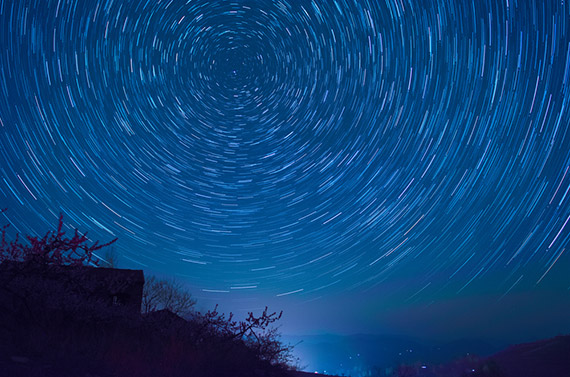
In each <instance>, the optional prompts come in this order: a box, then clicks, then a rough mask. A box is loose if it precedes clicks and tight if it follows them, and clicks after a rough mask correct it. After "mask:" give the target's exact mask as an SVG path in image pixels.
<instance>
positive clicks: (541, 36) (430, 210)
mask: <svg viewBox="0 0 570 377" xmlns="http://www.w3.org/2000/svg"><path fill="white" fill-rule="evenodd" d="M569 20H570V7H569V6H568V5H567V4H566V2H565V1H545V2H534V1H516V0H508V1H476V2H467V1H455V2H449V1H433V2H429V3H426V2H422V1H415V0H405V1H403V0H397V1H391V0H388V1H368V0H359V1H349V0H331V1H328V0H327V1H304V0H302V1H297V0H295V1H293V0H290V1H286V0H278V1H237V0H235V1H201V0H192V1H175V0H171V1H146V2H145V1H142V2H133V3H125V2H122V1H111V0H107V1H97V0H94V1H89V2H81V1H70V0H41V1H39V0H38V1H33V0H19V1H6V0H0V47H1V51H0V93H1V94H0V142H1V149H0V154H1V157H0V169H1V170H0V171H1V182H0V202H1V203H2V206H3V207H8V208H9V211H8V212H6V213H5V214H4V216H6V217H7V218H6V221H9V222H11V223H12V224H13V225H14V227H13V229H14V230H15V231H20V232H21V233H24V234H26V233H33V234H36V233H41V232H43V231H44V230H45V229H49V228H51V227H52V226H53V224H55V222H56V219H57V216H58V213H59V212H60V211H61V212H63V214H64V215H65V220H66V222H67V224H68V225H69V226H70V227H77V228H79V229H81V230H88V231H89V234H90V236H91V237H92V238H93V239H102V240H106V239H110V238H111V237H118V238H119V243H118V244H117V245H118V246H117V248H118V249H119V250H118V251H119V252H120V254H121V256H122V259H123V261H124V264H126V265H129V266H130V267H133V268H140V267H144V268H145V269H147V270H150V271H153V272H159V273H174V274H177V275H178V276H185V277H187V281H188V282H189V283H190V284H192V285H193V286H194V287H196V288H197V289H199V290H201V291H202V294H205V295H206V294H210V293H211V294H224V295H232V294H234V293H235V292H237V291H239V292H240V293H244V294H252V295H259V294H262V293H263V294H268V295H272V296H274V297H275V296H277V297H282V296H288V297H296V296H298V297H304V298H307V299H309V298H311V297H316V296H319V295H322V294H325V293H327V292H343V291H351V290H354V289H368V288H370V287H374V286H376V285H379V284H384V283H385V282H386V281H390V279H392V280H393V281H402V282H403V283H402V284H401V286H406V287H407V288H408V289H409V292H410V295H409V296H410V297H411V298H414V297H415V296H416V295H420V294H421V295H426V294H428V295H429V294H431V293H433V292H438V291H440V290H449V291H450V292H452V293H454V294H460V293H462V292H464V291H468V290H469V289H476V287H477V285H478V284H485V282H486V281H488V280H489V281H491V280H492V279H495V280H493V281H497V282H498V284H496V288H495V289H496V290H497V291H498V292H499V293H500V294H508V293H509V292H510V291H511V290H513V289H514V288H516V286H517V285H519V284H540V283H542V282H544V281H546V280H548V274H549V273H551V272H552V271H553V270H555V269H556V268H557V266H556V264H557V263H560V261H561V260H565V258H567V257H568V256H567V254H568V250H567V248H568V242H569V237H570V224H569V223H570V204H569V203H570V195H569V190H570V171H569V169H570V134H569V133H568V124H570V116H569V114H570V113H569V111H568V108H569V106H570V103H569V98H570V92H569V85H570V35H569V33H570V25H569ZM417 274H419V275H417ZM412 275H415V276H419V277H418V278H416V279H415V280H414V279H409V276H412ZM497 276H499V278H498V280H497ZM406 281H415V283H411V282H410V283H406ZM561 284H566V285H569V282H568V281H566V282H561ZM408 285H409V286H408ZM430 292H431V293H430ZM252 297H253V296H252Z"/></svg>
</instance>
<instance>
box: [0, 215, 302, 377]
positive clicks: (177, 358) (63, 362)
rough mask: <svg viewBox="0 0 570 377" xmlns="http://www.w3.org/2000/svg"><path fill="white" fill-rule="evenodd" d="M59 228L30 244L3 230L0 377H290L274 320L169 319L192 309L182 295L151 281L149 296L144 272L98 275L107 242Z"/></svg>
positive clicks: (213, 314)
mask: <svg viewBox="0 0 570 377" xmlns="http://www.w3.org/2000/svg"><path fill="white" fill-rule="evenodd" d="M62 225H63V220H62V217H60V219H59V224H58V228H57V230H56V231H53V232H47V233H46V235H45V236H43V237H31V236H27V237H26V239H27V242H24V241H21V240H20V238H19V236H16V237H15V238H14V240H12V241H8V240H7V236H6V233H7V231H6V229H7V228H8V226H4V227H3V228H2V238H1V242H0V262H1V263H0V377H4V376H6V377H8V376H9V377H17V376H29V377H36V376H37V377H40V376H41V377H52V376H53V377H66V376H70V377H71V376H73V377H80V376H91V377H95V376H98V377H113V376H124V377H129V376H132V377H146V376H148V377H151V376H164V377H179V376H180V377H182V376H196V377H201V376H211V377H215V376H220V377H223V376H244V377H249V376H251V377H263V376H265V377H280V376H283V377H286V376H291V375H292V374H291V373H293V372H292V371H293V369H294V368H292V366H291V362H292V361H293V359H292V357H291V352H290V351H291V347H290V346H288V345H285V344H283V343H282V342H281V341H280V339H279V333H278V332H277V331H276V329H275V328H274V327H273V326H272V325H273V323H274V322H276V321H277V320H279V318H280V317H281V314H280V313H271V312H269V311H268V309H267V308H266V309H265V310H264V311H263V312H262V313H261V314H259V315H255V314H254V313H249V316H248V317H246V318H245V319H244V320H236V319H234V318H233V316H232V315H231V313H230V315H228V316H226V315H225V314H223V313H219V312H218V311H217V308H216V309H214V310H211V311H208V312H206V313H199V312H196V311H189V312H188V313H187V316H185V318H183V317H181V316H179V315H177V314H176V313H173V312H172V311H171V310H169V309H171V308H178V309H181V308H184V309H188V308H190V307H191V306H192V305H193V304H194V301H193V300H191V299H189V295H188V294H186V293H184V292H180V290H179V289H180V288H179V287H176V286H175V285H173V284H170V283H168V282H166V283H165V282H164V281H157V280H156V279H154V278H151V279H149V281H150V282H151V283H152V284H151V285H150V287H151V292H150V293H149V291H148V290H145V277H144V274H143V272H142V271H139V270H126V269H117V268H100V267H96V266H95V265H97V264H98V262H99V261H98V260H97V258H96V257H95V255H94V253H93V252H94V251H96V250H99V249H101V248H103V247H106V246H109V245H110V244H111V243H113V242H114V241H111V242H109V243H106V244H99V243H97V242H95V243H94V244H89V242H88V239H87V237H86V236H85V235H81V234H79V232H77V231H75V234H74V235H73V236H71V237H69V236H67V235H66V234H65V232H64V231H63V230H62ZM147 287H149V285H148V284H147ZM152 289H154V291H152ZM165 294H167V295H168V298H169V299H171V298H172V297H175V298H176V300H177V301H178V302H177V303H173V302H172V300H170V301H168V300H166V299H165V296H164V295H165ZM143 295H144V298H145V305H144V307H145V310H144V313H141V305H142V303H143ZM181 303H182V304H184V305H175V304H181Z"/></svg>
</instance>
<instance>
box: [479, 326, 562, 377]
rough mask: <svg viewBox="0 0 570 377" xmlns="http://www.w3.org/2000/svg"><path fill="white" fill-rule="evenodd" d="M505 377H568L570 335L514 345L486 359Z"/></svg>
mask: <svg viewBox="0 0 570 377" xmlns="http://www.w3.org/2000/svg"><path fill="white" fill-rule="evenodd" d="M488 360H492V361H495V362H496V363H497V365H498V366H499V368H500V369H501V370H502V371H503V373H504V374H505V376H506V377H568V376H570V335H564V336H557V337H555V338H551V339H545V340H539V341H536V342H531V343H523V344H517V345H514V346H510V347H508V348H507V349H505V350H503V351H500V352H498V353H496V354H494V355H492V356H490V357H489V358H488Z"/></svg>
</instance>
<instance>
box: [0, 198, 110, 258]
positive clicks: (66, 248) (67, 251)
mask: <svg viewBox="0 0 570 377" xmlns="http://www.w3.org/2000/svg"><path fill="white" fill-rule="evenodd" d="M5 211H6V210H5V209H3V210H1V211H0V213H4V212H5ZM9 226H10V224H6V225H4V226H2V228H1V232H2V238H1V240H0V262H3V261H5V260H11V261H19V262H32V263H37V264H43V265H46V264H55V265H70V266H82V265H88V264H94V265H97V263H98V262H97V260H96V259H95V258H94V255H93V252H94V251H97V250H99V249H102V248H104V247H106V246H109V245H111V244H113V243H114V242H116V241H117V239H116V238H115V239H114V240H112V241H110V242H107V243H104V244H99V241H96V242H95V243H94V244H92V245H89V244H88V241H89V239H88V238H87V233H84V234H80V233H79V231H78V230H77V229H76V230H75V233H74V235H73V236H72V237H71V238H70V237H68V236H66V234H65V232H64V231H63V230H62V229H63V214H60V216H59V221H58V225H57V230H56V231H48V232H47V233H46V234H45V235H44V236H43V237H41V238H40V237H37V236H29V235H28V236H26V239H27V241H28V244H25V243H22V241H21V240H20V235H19V234H16V237H15V239H14V240H13V241H11V242H8V241H7V240H6V230H7V228H8V227H9Z"/></svg>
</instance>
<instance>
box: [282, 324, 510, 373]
mask: <svg viewBox="0 0 570 377" xmlns="http://www.w3.org/2000/svg"><path fill="white" fill-rule="evenodd" d="M283 339H284V340H285V341H287V342H288V343H291V344H296V346H295V348H294V351H293V352H294V353H295V354H296V355H297V356H298V357H300V358H301V360H302V361H303V362H304V363H305V364H302V365H301V366H302V367H303V368H304V370H307V371H310V372H314V371H318V372H323V373H331V374H339V375H340V374H345V375H351V376H358V375H361V374H362V375H364V374H365V373H366V371H367V370H370V369H372V368H374V367H376V368H382V369H386V368H390V367H395V366H397V365H400V364H413V363H417V362H426V363H430V364H443V363H447V362H450V361H452V360H455V359H458V358H461V357H464V356H467V355H478V356H489V355H491V354H493V353H495V352H497V351H499V350H500V347H498V346H496V345H494V344H491V343H489V342H485V341H482V340H476V339H475V340H473V339H464V340H456V341H453V342H446V343H435V342H428V341H424V340H420V339H415V338H412V337H407V336H397V335H364V334H359V335H347V336H343V335H331V334H327V335H314V336H284V337H283Z"/></svg>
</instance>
